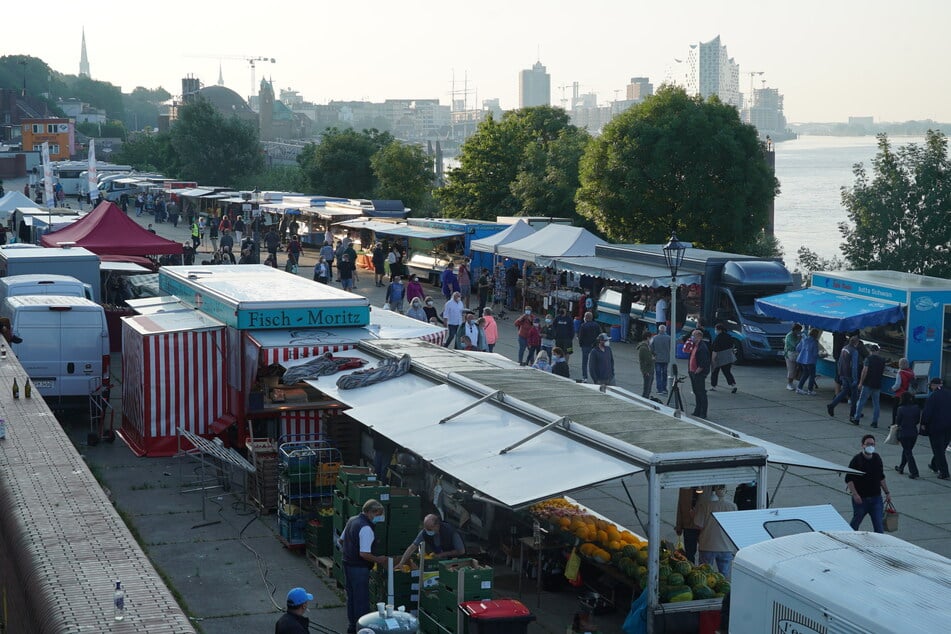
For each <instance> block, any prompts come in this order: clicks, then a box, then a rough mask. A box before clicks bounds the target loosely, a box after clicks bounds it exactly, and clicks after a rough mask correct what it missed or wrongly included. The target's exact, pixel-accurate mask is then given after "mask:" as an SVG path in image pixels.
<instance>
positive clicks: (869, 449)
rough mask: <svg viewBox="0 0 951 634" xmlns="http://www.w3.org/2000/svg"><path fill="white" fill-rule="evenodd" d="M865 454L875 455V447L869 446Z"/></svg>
mask: <svg viewBox="0 0 951 634" xmlns="http://www.w3.org/2000/svg"><path fill="white" fill-rule="evenodd" d="M865 453H867V454H869V455H872V454H873V453H875V445H868V446H866V447H865Z"/></svg>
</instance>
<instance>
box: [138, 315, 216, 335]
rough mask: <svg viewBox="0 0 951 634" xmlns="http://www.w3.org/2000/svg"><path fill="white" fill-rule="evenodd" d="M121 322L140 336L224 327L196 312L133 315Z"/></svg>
mask: <svg viewBox="0 0 951 634" xmlns="http://www.w3.org/2000/svg"><path fill="white" fill-rule="evenodd" d="M122 321H124V322H125V323H126V324H128V325H129V326H130V327H131V328H132V329H133V330H135V331H136V332H138V333H139V334H141V335H157V334H161V333H166V332H184V331H191V332H195V331H202V330H217V329H219V328H224V327H225V325H224V324H223V323H221V322H220V321H218V320H217V319H212V318H211V317H209V316H208V315H205V314H204V313H202V312H200V311H197V310H192V311H188V312H185V311H179V312H168V313H153V314H151V315H134V316H132V317H123V318H122Z"/></svg>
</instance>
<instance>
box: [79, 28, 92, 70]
mask: <svg viewBox="0 0 951 634" xmlns="http://www.w3.org/2000/svg"><path fill="white" fill-rule="evenodd" d="M79 76H80V77H89V76H90V75H89V58H88V57H87V56H86V27H83V48H82V52H81V53H80V54H79Z"/></svg>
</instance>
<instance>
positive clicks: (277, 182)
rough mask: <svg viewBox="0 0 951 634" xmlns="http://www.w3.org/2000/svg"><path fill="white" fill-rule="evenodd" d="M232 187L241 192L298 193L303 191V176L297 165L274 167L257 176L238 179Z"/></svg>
mask: <svg viewBox="0 0 951 634" xmlns="http://www.w3.org/2000/svg"><path fill="white" fill-rule="evenodd" d="M234 186H235V187H237V188H238V189H242V190H253V189H261V190H269V191H281V192H299V191H302V190H305V189H306V187H304V183H303V174H302V173H301V169H300V167H298V166H297V165H274V166H272V167H268V168H266V169H264V171H262V172H258V173H257V174H249V175H247V176H244V177H242V178H239V179H238V180H237V181H236V182H235V183H234Z"/></svg>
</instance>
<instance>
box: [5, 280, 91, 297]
mask: <svg viewBox="0 0 951 634" xmlns="http://www.w3.org/2000/svg"><path fill="white" fill-rule="evenodd" d="M20 295H65V296H67V297H85V298H86V299H93V294H92V286H90V285H89V284H83V283H82V282H80V281H79V280H77V279H76V278H75V277H70V276H68V275H43V274H34V275H11V276H10V277H0V302H2V301H3V300H5V299H6V298H8V297H18V296H20Z"/></svg>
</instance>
